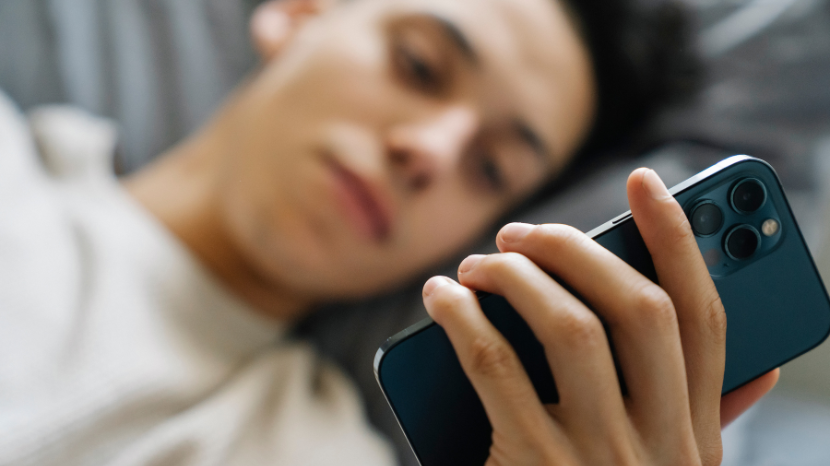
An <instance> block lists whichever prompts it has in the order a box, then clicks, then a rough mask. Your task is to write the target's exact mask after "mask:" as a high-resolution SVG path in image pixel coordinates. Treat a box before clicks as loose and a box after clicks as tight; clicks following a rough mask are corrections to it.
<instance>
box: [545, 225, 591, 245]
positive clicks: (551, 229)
mask: <svg viewBox="0 0 830 466" xmlns="http://www.w3.org/2000/svg"><path fill="white" fill-rule="evenodd" d="M534 233H536V234H538V235H541V236H542V240H543V241H544V242H545V243H546V244H545V245H546V247H550V248H553V249H555V250H562V249H572V248H578V247H580V246H582V245H583V244H585V241H586V240H587V239H588V237H587V236H585V234H584V233H582V232H581V231H579V230H577V229H576V228H574V227H572V226H569V225H562V224H558V223H548V224H545V225H541V226H540V227H539V228H537V229H536V230H535V231H534Z"/></svg>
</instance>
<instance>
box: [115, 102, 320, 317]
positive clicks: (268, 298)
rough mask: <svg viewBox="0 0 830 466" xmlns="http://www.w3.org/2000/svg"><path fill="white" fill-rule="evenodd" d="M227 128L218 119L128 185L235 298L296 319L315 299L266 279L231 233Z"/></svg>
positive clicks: (270, 315)
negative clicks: (226, 200) (224, 180)
mask: <svg viewBox="0 0 830 466" xmlns="http://www.w3.org/2000/svg"><path fill="white" fill-rule="evenodd" d="M224 126H225V125H224V124H223V120H222V119H221V118H219V119H217V120H214V121H213V122H211V123H210V124H209V125H208V126H207V127H206V128H205V129H204V130H202V131H201V132H200V133H199V134H197V135H196V136H194V137H192V138H191V139H189V140H187V141H185V142H183V143H182V144H180V145H178V146H177V147H174V148H173V149H172V150H170V151H169V152H168V153H166V154H164V155H163V156H162V157H160V158H159V160H157V161H156V162H154V163H153V164H151V165H150V166H148V167H146V168H145V169H143V170H141V171H140V172H138V173H136V174H134V175H132V176H130V177H129V178H127V179H125V180H124V185H125V187H126V189H127V191H128V192H129V193H130V194H131V195H132V196H133V197H134V198H135V199H136V200H137V201H138V202H139V203H140V204H142V205H143V206H144V207H145V208H146V209H147V210H148V211H149V212H150V213H151V214H152V215H153V216H155V217H156V218H158V219H159V220H160V221H161V223H162V224H164V225H165V226H166V227H167V228H168V229H169V230H170V231H171V232H172V233H173V234H174V235H175V236H176V237H178V238H179V239H180V240H181V241H182V243H184V244H185V246H186V247H187V248H188V249H190V251H191V252H192V253H193V254H194V255H195V256H196V258H197V259H198V260H199V261H200V262H202V264H204V266H205V267H206V268H207V269H208V270H210V271H211V272H212V273H213V275H214V276H215V277H217V278H218V279H219V281H220V282H221V283H223V284H224V285H225V286H226V287H227V288H228V289H229V290H230V291H231V292H232V293H233V294H235V295H237V296H238V297H240V298H241V299H242V300H243V301H245V302H246V303H248V304H249V305H250V306H251V307H253V308H254V309H255V310H257V311H258V312H261V313H263V314H265V315H267V316H269V317H272V318H275V319H278V320H282V321H293V320H296V319H297V318H298V317H299V316H300V315H302V314H303V313H304V312H305V311H306V310H307V309H308V308H310V307H311V305H312V302H311V300H310V299H308V298H307V297H304V296H303V295H301V294H299V293H292V292H291V290H288V289H286V288H285V287H283V286H281V285H280V284H279V283H274V282H273V281H272V280H270V279H269V278H267V277H266V276H264V275H263V274H262V273H261V272H260V271H259V270H258V269H257V268H256V267H255V266H254V265H253V264H252V263H251V262H250V261H248V260H246V258H245V255H244V254H243V251H242V250H241V249H240V247H239V246H238V245H237V244H236V242H235V241H234V239H233V236H232V235H231V234H230V232H229V229H228V225H227V222H226V220H225V216H224V215H223V210H222V206H221V203H220V201H221V192H220V189H219V188H220V184H219V183H218V182H217V179H218V177H217V175H218V174H219V173H220V172H219V170H220V169H221V162H222V150H223V149H222V148H223V141H224V139H223V134H226V131H225V128H224Z"/></svg>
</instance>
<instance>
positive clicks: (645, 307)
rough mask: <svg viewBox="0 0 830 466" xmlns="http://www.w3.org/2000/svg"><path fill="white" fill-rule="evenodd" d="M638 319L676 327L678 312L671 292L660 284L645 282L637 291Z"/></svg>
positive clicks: (660, 325) (658, 325)
mask: <svg viewBox="0 0 830 466" xmlns="http://www.w3.org/2000/svg"><path fill="white" fill-rule="evenodd" d="M634 311H635V312H636V313H637V317H638V319H639V320H640V321H641V322H643V323H649V324H652V325H653V326H656V327H659V328H667V327H674V326H676V324H677V313H676V312H675V309H674V303H673V302H672V300H671V297H669V294H668V293H666V291H665V290H663V289H662V288H660V287H659V286H658V285H656V284H653V283H647V284H645V285H644V286H643V287H642V288H640V290H639V291H638V292H637V293H636V309H635V310H634Z"/></svg>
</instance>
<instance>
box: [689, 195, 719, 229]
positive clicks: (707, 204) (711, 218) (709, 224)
mask: <svg viewBox="0 0 830 466" xmlns="http://www.w3.org/2000/svg"><path fill="white" fill-rule="evenodd" d="M690 221H691V224H692V230H693V231H694V232H695V234H696V235H697V236H712V235H714V234H715V233H717V232H718V231H720V228H721V227H722V226H723V212H722V211H721V210H720V207H718V206H717V205H715V203H714V202H712V201H703V202H701V203H698V204H697V205H696V206H695V207H694V208H693V209H692V215H690Z"/></svg>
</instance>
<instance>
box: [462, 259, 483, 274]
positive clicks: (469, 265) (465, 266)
mask: <svg viewBox="0 0 830 466" xmlns="http://www.w3.org/2000/svg"><path fill="white" fill-rule="evenodd" d="M481 259H484V256H483V255H482V254H473V255H470V256H467V258H466V259H464V260H463V261H462V262H461V265H459V266H458V274H459V275H460V274H462V273H466V272H469V271H470V270H472V269H473V267H475V266H476V264H478V263H479V262H481Z"/></svg>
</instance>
